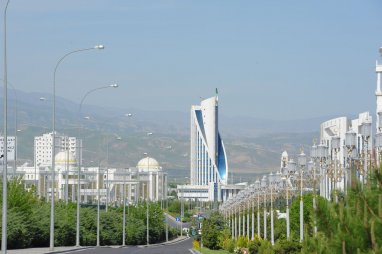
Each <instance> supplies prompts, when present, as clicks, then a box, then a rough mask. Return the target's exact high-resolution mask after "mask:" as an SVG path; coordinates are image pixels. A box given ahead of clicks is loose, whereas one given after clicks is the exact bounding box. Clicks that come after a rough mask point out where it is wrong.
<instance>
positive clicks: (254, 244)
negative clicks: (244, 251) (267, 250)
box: [248, 238, 260, 254]
mask: <svg viewBox="0 0 382 254" xmlns="http://www.w3.org/2000/svg"><path fill="white" fill-rule="evenodd" d="M259 247H260V241H259V239H257V238H256V239H254V240H253V241H249V242H248V250H249V253H250V254H256V253H258V251H259Z"/></svg>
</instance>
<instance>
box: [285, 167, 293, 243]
mask: <svg viewBox="0 0 382 254" xmlns="http://www.w3.org/2000/svg"><path fill="white" fill-rule="evenodd" d="M295 171H296V162H294V161H293V159H290V160H289V162H288V165H287V167H286V168H284V172H283V175H284V177H283V178H284V180H285V188H286V193H285V194H286V233H287V240H289V239H290V217H289V199H290V197H289V190H290V187H291V186H290V185H292V183H291V175H293V174H294V173H295Z"/></svg>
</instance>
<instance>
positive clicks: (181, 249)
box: [74, 238, 192, 254]
mask: <svg viewBox="0 0 382 254" xmlns="http://www.w3.org/2000/svg"><path fill="white" fill-rule="evenodd" d="M190 249H192V238H188V239H185V240H183V241H181V242H177V243H172V244H169V245H151V246H149V247H143V246H128V247H125V248H107V247H100V248H94V249H93V248H92V249H87V250H83V251H76V252H74V253H78V254H125V253H126V254H186V253H190V254H191V253H192V252H191V251H190Z"/></svg>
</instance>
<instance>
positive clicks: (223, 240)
mask: <svg viewBox="0 0 382 254" xmlns="http://www.w3.org/2000/svg"><path fill="white" fill-rule="evenodd" d="M218 241H219V247H220V248H221V249H224V250H228V248H229V245H230V244H231V242H232V239H231V233H230V230H229V228H228V227H226V228H224V229H223V231H222V232H221V233H220V234H219V236H218Z"/></svg>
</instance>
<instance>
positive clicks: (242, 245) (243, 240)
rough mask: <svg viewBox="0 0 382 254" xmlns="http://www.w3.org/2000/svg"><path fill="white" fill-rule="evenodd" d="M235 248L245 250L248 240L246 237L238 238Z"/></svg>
mask: <svg viewBox="0 0 382 254" xmlns="http://www.w3.org/2000/svg"><path fill="white" fill-rule="evenodd" d="M236 246H237V247H240V248H247V246H248V238H247V237H246V236H240V237H239V239H237V243H236Z"/></svg>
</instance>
